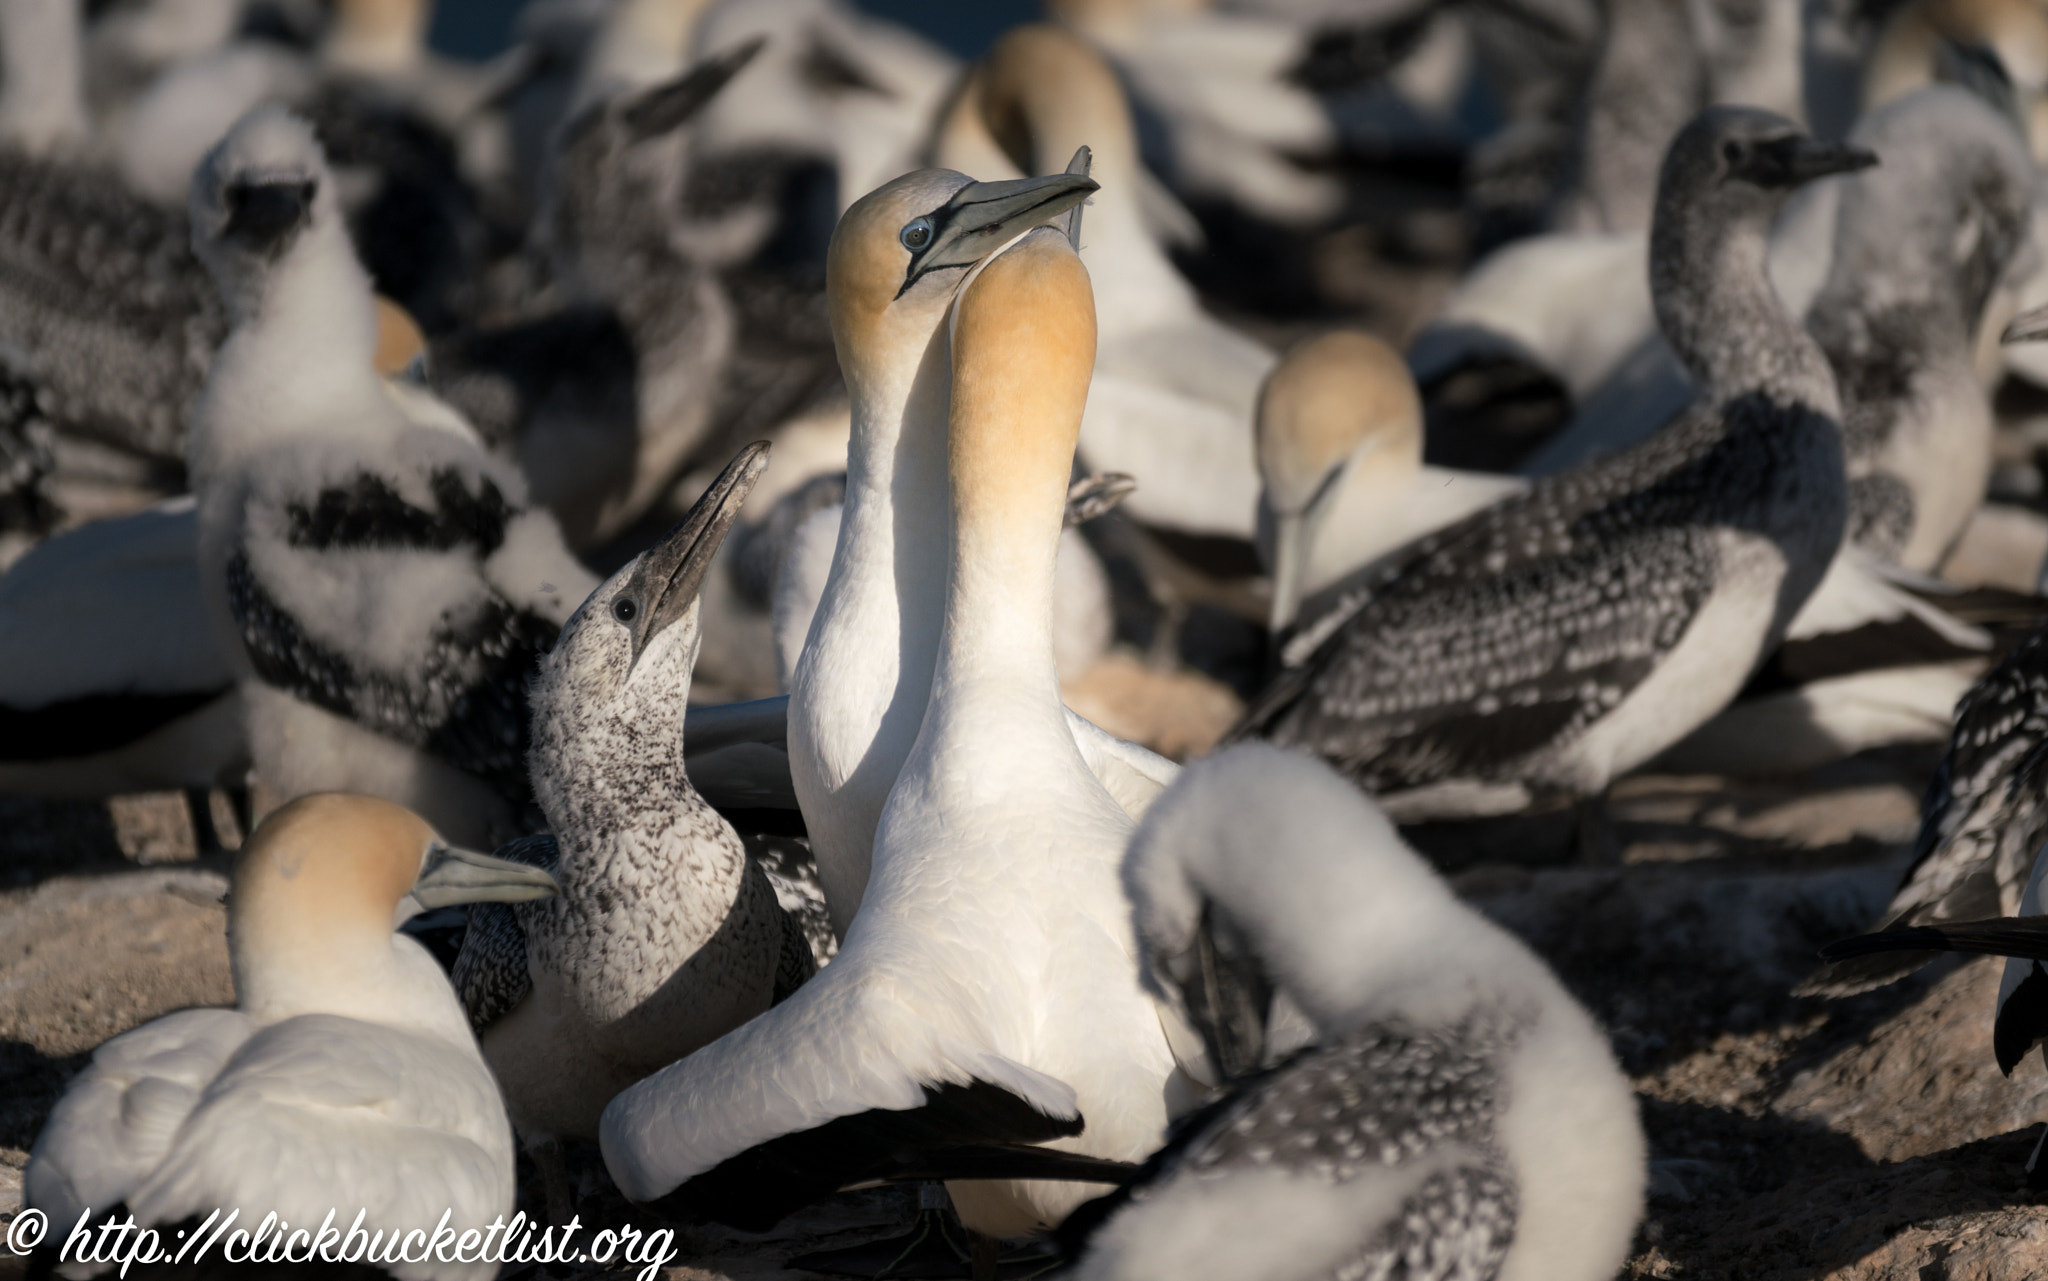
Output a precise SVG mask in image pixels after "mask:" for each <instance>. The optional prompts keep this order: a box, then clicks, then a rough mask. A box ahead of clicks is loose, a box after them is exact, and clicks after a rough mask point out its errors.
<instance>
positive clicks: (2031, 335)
mask: <svg viewBox="0 0 2048 1281" xmlns="http://www.w3.org/2000/svg"><path fill="white" fill-rule="evenodd" d="M2037 338H2048V307H2036V308H2034V309H2033V310H2032V311H2023V312H2021V313H2020V314H2019V315H2017V316H2014V317H2013V318H2012V323H2010V324H2008V325H2007V326H2006V327H2005V332H2004V333H2001V334H2000V335H1998V341H2000V342H2033V341H2034V340H2035V339H2037Z"/></svg>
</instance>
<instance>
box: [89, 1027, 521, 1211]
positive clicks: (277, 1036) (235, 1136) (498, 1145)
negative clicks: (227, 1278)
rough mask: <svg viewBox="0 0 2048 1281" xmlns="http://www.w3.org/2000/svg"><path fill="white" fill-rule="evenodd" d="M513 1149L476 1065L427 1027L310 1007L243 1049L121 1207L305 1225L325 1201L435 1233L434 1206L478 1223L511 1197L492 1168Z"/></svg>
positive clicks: (492, 1092) (500, 1110)
mask: <svg viewBox="0 0 2048 1281" xmlns="http://www.w3.org/2000/svg"><path fill="white" fill-rule="evenodd" d="M472 1054H473V1051H472ZM510 1151H511V1132H510V1127H509V1124H508V1123H507V1122H506V1120H505V1113H504V1106H503V1104H502V1103H500V1102H499V1101H498V1098H497V1087H496V1085H495V1084H494V1083H493V1082H492V1080H491V1078H490V1074H489V1073H488V1072H487V1071H485V1070H484V1068H483V1066H482V1064H481V1063H480V1062H476V1061H475V1060H474V1059H473V1058H470V1057H468V1056H465V1055H464V1054H463V1053H462V1052H461V1051H460V1050H459V1049H457V1048H456V1047H455V1046H453V1045H450V1044H448V1043H447V1042H445V1041H442V1040H438V1039H436V1038H434V1037H432V1036H428V1035H424V1034H418V1033H410V1032H403V1031H399V1030H397V1029H395V1028H389V1027H381V1026H377V1025H373V1024H367V1023H363V1022H360V1021H358V1020H355V1019H348V1018H342V1017H339V1016H336V1015H329V1014H308V1015H301V1016H299V1017H297V1018H292V1019H286V1020H284V1021H283V1022H281V1023H276V1024H272V1025H271V1026H270V1027H267V1028H264V1029H262V1030H261V1031H260V1032H258V1033H256V1034H255V1035H254V1036H252V1037H251V1038H250V1039H249V1040H248V1042H247V1043H246V1044H245V1045H244V1046H242V1048H241V1049H240V1050H239V1051H238V1052H237V1053H236V1054H235V1056H234V1057H233V1059H232V1060H231V1061H230V1062H229V1063H228V1064H227V1066H226V1067H225V1068H224V1069H223V1070H222V1071H221V1073H220V1074H219V1076H217V1077H216V1078H215V1079H214V1081H213V1083H212V1084H211V1085H210V1086H209V1087H208V1088H207V1090H206V1092H205V1096H204V1097H203V1098H202V1099H201V1101H200V1103H199V1105H198V1106H197V1107H195V1108H194V1109H193V1111H192V1114H191V1116H190V1117H189V1118H188V1119H187V1121H186V1123H185V1126H184V1128H183V1129H182V1130H181V1131H180V1133H179V1135H178V1137H177V1141H176V1142H175V1143H174V1144H173V1145H172V1147H171V1150H170V1151H169V1152H168V1153H167V1154H166V1155H165V1157H164V1160H163V1162H162V1163H161V1164H160V1165H159V1166H158V1167H157V1169H156V1171H155V1172H154V1173H153V1174H152V1175H151V1176H150V1177H149V1178H148V1179H146V1180H144V1181H143V1183H142V1184H141V1186H139V1187H138V1188H136V1189H135V1191H134V1192H133V1193H131V1194H130V1196H129V1199H128V1204H129V1208H130V1209H131V1210H133V1211H134V1213H135V1216H136V1218H137V1219H138V1220H140V1221H142V1222H145V1223H149V1222H156V1223H165V1222H176V1221H177V1220H179V1219H182V1218H185V1217H187V1216H189V1215H193V1214H204V1213H206V1212H208V1211H210V1210H212V1209H214V1208H216V1207H221V1208H240V1209H241V1211H242V1221H243V1222H246V1223H249V1224H252V1225H253V1224H255V1223H257V1222H260V1221H261V1219H262V1218H263V1216H264V1215H265V1214H266V1213H269V1212H271V1211H273V1210H274V1211H276V1213H277V1214H278V1215H279V1216H280V1217H282V1218H284V1219H286V1220H288V1221H290V1222H291V1223H292V1224H293V1226H295V1227H297V1226H304V1227H307V1228H308V1229H309V1230H311V1229H312V1228H314V1227H317V1226H318V1225H319V1223H320V1221H321V1216H323V1215H324V1214H326V1213H327V1211H328V1210H330V1209H333V1210H335V1211H336V1212H337V1217H338V1218H344V1219H346V1218H352V1217H353V1214H354V1212H355V1210H357V1209H362V1210H364V1211H366V1212H367V1222H369V1223H382V1224H386V1225H397V1226H400V1227H403V1228H411V1227H414V1226H419V1227H423V1228H426V1229H429V1230H431V1229H432V1228H433V1226H434V1224H435V1222H436V1221H437V1220H438V1219H439V1218H440V1215H441V1213H442V1211H443V1210H452V1211H453V1215H452V1221H453V1222H456V1223H471V1224H480V1223H487V1222H489V1221H490V1218H491V1216H492V1214H494V1213H502V1212H503V1211H504V1209H505V1207H506V1206H507V1205H509V1203H510V1197H509V1192H510V1188H509V1186H508V1184H509V1178H508V1177H507V1175H506V1174H505V1173H504V1172H503V1171H501V1170H500V1169H499V1168H498V1166H499V1162H500V1161H501V1160H502V1159H503V1158H504V1157H505V1156H508V1155H509V1154H510ZM343 1230H346V1227H345V1224H344V1228H343Z"/></svg>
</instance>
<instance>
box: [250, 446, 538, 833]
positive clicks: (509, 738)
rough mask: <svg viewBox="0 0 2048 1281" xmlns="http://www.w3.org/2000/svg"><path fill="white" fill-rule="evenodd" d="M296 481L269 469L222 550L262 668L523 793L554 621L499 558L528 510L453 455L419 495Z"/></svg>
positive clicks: (336, 480)
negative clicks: (533, 686)
mask: <svg viewBox="0 0 2048 1281" xmlns="http://www.w3.org/2000/svg"><path fill="white" fill-rule="evenodd" d="M289 462H290V460H287V463H288V464H289ZM306 466H308V467H309V468H310V467H317V466H318V461H317V460H316V461H315V462H313V463H311V464H306ZM302 479H304V477H303V476H302V475H282V476H279V475H269V476H264V477H261V478H259V481H258V484H257V485H256V487H255V489H254V492H252V494H251V497H250V500H249V503H248V506H247V521H248V525H247V528H246V530H245V533H244V537H243V538H242V539H241V541H240V543H239V545H238V546H236V547H235V548H234V549H233V550H232V552H231V554H230V557H229V561H228V567H227V586H228V603H229V607H230V609H231V611H232V613H233V615H234V619H235V622H236V624H237V627H238V629H239V630H240V633H241V637H242V642H243V646H244V648H245V650H246V651H247V653H248V656H249V661H250V663H251V665H252V666H253V667H254V669H255V672H256V674H257V676H259V677H260V678H261V679H262V680H264V681H265V682H266V683H268V684H270V685H273V686H275V687H277V688H280V689H283V690H285V691H286V692H288V693H290V694H292V695H293V696H294V697H296V698H298V699H300V700H302V701H304V702H307V703H311V704H313V705H314V706H317V707H321V708H324V709H326V710H327V711H330V712H333V713H334V714H336V715H338V716H344V717H347V718H349V719H351V720H354V721H355V722H356V723H357V724H359V725H362V726H364V727H366V728H368V729H371V730H373V731H375V732H377V733H380V734H383V735H385V736H386V737H389V738H392V739H395V740H397V741H399V742H402V743H405V744H407V745H409V746H412V747H416V748H419V749H421V750H423V751H426V752H429V753H431V754H433V755H435V756H438V757H441V758H442V759H444V760H446V761H448V762H449V763H451V764H453V765H455V766H456V767H458V768H460V769H463V770H466V771H468V772H469V773H472V774H475V775H477V776H478V777H480V778H483V779H485V780H486V781H488V782H491V783H493V784H495V785H497V786H498V787H499V789H500V790H501V791H503V792H504V793H505V794H506V795H508V796H513V797H519V796H524V795H525V794H526V792H527V781H526V747H527V692H526V687H527V683H528V681H529V680H530V679H531V677H532V674H533V671H534V667H535V664H536V662H537V660H538V657H539V655H540V653H541V652H542V651H543V650H545V649H546V647H547V646H548V645H550V644H552V643H553V641H554V638H555V634H556V632H557V631H559V630H560V629H559V624H558V621H557V620H555V619H552V618H550V617H548V616H547V615H546V614H545V613H543V612H542V606H541V605H540V604H539V602H538V601H537V600H535V599H528V600H525V601H514V600H512V599H509V598H508V597H507V596H506V595H505V593H504V592H503V591H501V590H500V589H499V588H498V587H497V586H496V585H494V583H493V582H492V565H491V562H492V558H493V557H495V556H497V555H498V554H499V553H500V551H501V549H508V545H509V549H510V550H511V551H514V552H516V551H517V550H518V547H517V545H516V544H517V542H518V541H519V538H520V535H521V534H523V533H524V532H525V526H524V525H523V523H522V522H524V521H525V520H526V519H527V517H528V516H529V515H531V514H530V513H520V512H517V511H516V510H515V509H514V508H513V507H512V506H511V505H510V504H509V503H508V502H507V501H506V499H505V496H504V495H503V493H502V492H501V491H500V490H499V487H498V486H497V484H496V483H495V482H494V481H493V480H492V479H491V478H490V477H488V476H477V475H465V474H464V472H463V471H462V470H461V469H458V468H456V467H453V466H443V467H435V468H432V469H429V470H427V471H426V474H425V477H424V483H425V488H426V489H427V491H428V492H427V493H426V494H425V495H421V496H407V495H404V494H401V493H400V492H399V489H398V487H397V486H398V484H400V483H402V482H398V481H394V480H393V479H392V478H391V477H387V476H385V475H382V474H379V473H377V472H373V471H369V470H366V469H355V470H352V471H348V472H346V473H345V474H342V475H338V476H330V477H328V478H327V479H326V483H324V484H321V485H319V486H317V487H310V488H309V487H306V486H303V485H301V484H298V483H296V482H298V481H300V480H302ZM266 481H267V482H268V483H265V482H266ZM542 586H543V585H541V584H535V585H533V587H534V590H535V591H536V592H538V591H539V589H540V588H541V587H542ZM547 586H552V585H547Z"/></svg>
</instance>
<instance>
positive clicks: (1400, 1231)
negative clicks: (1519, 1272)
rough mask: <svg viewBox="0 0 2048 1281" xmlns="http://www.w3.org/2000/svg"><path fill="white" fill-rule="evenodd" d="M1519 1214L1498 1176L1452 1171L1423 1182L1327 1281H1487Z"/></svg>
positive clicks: (1468, 1168)
mask: <svg viewBox="0 0 2048 1281" xmlns="http://www.w3.org/2000/svg"><path fill="white" fill-rule="evenodd" d="M1519 1210H1520V1199H1519V1197H1518V1196H1517V1195H1516V1191H1515V1184H1514V1180H1512V1179H1511V1178H1509V1177H1508V1176H1507V1174H1506V1172H1505V1171H1504V1170H1502V1169H1495V1168H1487V1167H1481V1166H1473V1165H1463V1166H1458V1167H1457V1168H1455V1169H1450V1170H1445V1171H1442V1172H1440V1173H1437V1174H1433V1175H1431V1176H1430V1177H1429V1178H1428V1179H1425V1180H1424V1181H1423V1184H1422V1186H1421V1187H1420V1188H1417V1189H1416V1190H1415V1193H1414V1195H1412V1196H1410V1197H1409V1198H1408V1199H1407V1201H1405V1202H1404V1203H1403V1204H1402V1206H1401V1219H1400V1221H1399V1222H1398V1223H1395V1224H1391V1225H1389V1227H1388V1228H1387V1230H1386V1231H1385V1232H1384V1233H1382V1234H1381V1235H1380V1236H1379V1237H1378V1238H1377V1239H1375V1240H1374V1241H1373V1242H1372V1243H1371V1244H1369V1245H1367V1246H1366V1247H1365V1248H1364V1249H1363V1250H1360V1251H1359V1252H1358V1254H1357V1255H1356V1256H1355V1257H1353V1258H1352V1259H1350V1260H1348V1261H1346V1262H1345V1263H1344V1264H1343V1266H1341V1267H1339V1268H1338V1269H1337V1270H1336V1271H1334V1272H1333V1273H1331V1274H1330V1281H1492V1278H1493V1277H1496V1276H1498V1275H1499V1274H1500V1266H1501V1263H1502V1262H1503V1261H1505V1260H1506V1258H1507V1254H1508V1247H1509V1246H1511V1245H1513V1244H1514V1240H1515V1216H1516V1214H1517V1213H1518V1212H1519Z"/></svg>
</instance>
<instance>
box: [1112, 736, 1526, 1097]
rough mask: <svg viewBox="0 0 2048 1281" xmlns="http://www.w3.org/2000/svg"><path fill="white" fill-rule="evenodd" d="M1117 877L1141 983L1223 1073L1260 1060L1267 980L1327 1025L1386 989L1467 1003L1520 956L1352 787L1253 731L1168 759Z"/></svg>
mask: <svg viewBox="0 0 2048 1281" xmlns="http://www.w3.org/2000/svg"><path fill="white" fill-rule="evenodd" d="M1123 879H1124V888H1125V891H1126V892H1127V893H1128V894H1129V896H1130V899H1131V904H1132V915H1133V921H1134V924H1135V926H1136V932H1137V936H1138V948H1139V953H1140V965H1141V971H1142V976H1143V981H1144V983H1145V985H1146V987H1147V988H1148V989H1150V990H1151V991H1152V992H1153V994H1154V995H1155V996H1157V997H1158V998H1159V999H1161V1000H1162V1001H1165V1002H1166V1003H1167V1004H1168V1005H1169V1006H1171V1007H1174V1008H1176V1009H1178V1010H1179V1011H1181V1012H1182V1013H1183V1015H1184V1017H1186V1018H1187V1020H1188V1021H1189V1023H1191V1024H1192V1025H1193V1026H1194V1027H1195V1029H1196V1030H1197V1031H1198V1032H1199V1033H1200V1034H1201V1036H1202V1039H1203V1042H1204V1044H1205V1046H1206V1047H1207V1049H1208V1053H1209V1055H1210V1059H1211V1061H1212V1063H1213V1064H1214V1066H1215V1067H1217V1068H1219V1069H1220V1070H1221V1071H1222V1072H1223V1074H1224V1075H1225V1076H1235V1075H1239V1074H1241V1073H1243V1072H1245V1071H1249V1070H1252V1069H1254V1068H1256V1067H1258V1066H1259V1065H1260V1064H1261V1062H1262V1061H1263V1059H1264V1058H1265V1051H1266V1028H1267V1019H1268V1017H1269V1012H1270V1011H1271V1010H1272V1006H1273V998H1274V995H1275V993H1276V992H1278V993H1281V994H1284V995H1285V996H1286V997H1287V998H1288V999H1289V1000H1290V1001H1291V1002H1292V1003H1293V1004H1294V1005H1295V1006H1296V1007H1298V1008H1299V1010H1300V1011H1301V1012H1302V1013H1303V1014H1305V1015H1306V1016H1307V1017H1308V1019H1309V1020H1310V1021H1312V1022H1313V1023H1314V1024H1315V1025H1316V1026H1317V1027H1318V1028H1322V1029H1324V1030H1326V1031H1327V1030H1328V1029H1330V1028H1332V1027H1338V1026H1343V1025H1345V1024H1347V1023H1349V1022H1351V1021H1353V1020H1356V1019H1357V1018H1359V1017H1360V1016H1361V1015H1363V1014H1366V1013H1367V1012H1369V1011H1372V1010H1374V1009H1375V1008H1381V1009H1384V1005H1383V1003H1384V1002H1387V1001H1389V1000H1390V999H1391V1000H1393V1001H1395V1002H1396V1003H1397V1004H1398V1005H1399V1006H1400V1007H1401V1008H1405V1009H1406V1010H1407V1011H1408V1012H1410V1013H1418V1014H1429V1015H1435V1014H1441V1013H1452V1014H1454V1013H1455V1010H1450V1011H1446V1010H1444V1009H1442V1008H1437V1009H1422V1010H1419V1009H1417V1008H1416V1005H1417V1003H1418V1002H1420V1001H1436V1002H1447V1003H1451V1004H1456V1003H1459V1002H1465V1003H1469V1001H1470V999H1471V997H1472V995H1473V989H1474V988H1475V986H1478V985H1482V984H1490V985H1497V986H1509V985H1512V984H1513V983H1514V982H1515V978H1514V974H1513V973H1512V972H1511V971H1512V969H1513V967H1514V966H1519V965H1526V964H1527V963H1528V961H1527V954H1526V953H1523V952H1520V951H1519V949H1518V948H1517V945H1515V944H1514V943H1513V942H1512V941H1511V940H1508V939H1507V938H1506V937H1505V936H1504V935H1503V934H1501V933H1500V932H1499V931H1498V930H1495V929H1493V928H1491V927H1490V926H1488V925H1487V924H1486V922H1485V921H1484V920H1483V919H1482V918H1480V917H1478V916H1477V914H1476V913H1474V912H1472V911H1471V909H1469V908H1467V907H1465V906H1464V905H1463V904H1461V903H1460V902H1459V901H1458V900H1457V898H1456V896H1455V895H1453V894H1452V893H1451V891H1450V888H1449V887H1448V886H1446V885H1445V884H1444V883H1443V881H1442V880H1441V879H1440V878H1439V877H1437V876H1436V874H1435V873H1434V872H1432V871H1431V870H1430V869H1429V867H1428V865H1427V864H1425V863H1424V862H1423V861H1422V859H1421V858H1420V857H1419V856H1418V855H1416V854H1415V852H1414V851H1413V850H1411V849H1409V848H1408V846H1407V845H1406V844H1404V843H1403V842H1402V840H1401V838H1400V835H1399V833H1397V832H1396V831H1395V830H1394V826H1393V824H1392V823H1390V822H1388V821H1387V818H1386V815H1385V814H1383V813H1381V812H1380V810H1379V808H1378V807H1377V806H1375V805H1373V804H1372V803H1371V802H1370V801H1369V800H1368V799H1367V798H1366V797H1365V795H1364V793H1362V792H1360V791H1359V790H1358V789H1357V788H1356V787H1354V786H1353V785H1352V784H1351V783H1349V782H1347V781H1346V780H1345V779H1343V778H1342V777H1341V776H1339V775H1338V774H1337V773H1336V771H1334V770H1332V769H1331V768H1330V767H1329V766H1327V765H1325V764H1323V763H1322V762H1321V761H1319V760H1316V759H1314V758H1312V757H1309V756H1306V755H1302V754H1299V753H1295V752H1289V751H1283V750H1281V749H1280V748H1277V747H1273V746H1271V745H1269V744H1265V743H1241V744H1238V745H1236V746H1232V747H1229V748H1225V749H1224V750H1222V751H1220V752H1217V753H1215V754H1213V755H1211V756H1208V757H1205V758H1203V759H1202V760H1199V761H1196V762H1194V763H1193V764H1191V765H1189V766H1188V767H1187V768H1186V769H1184V770H1183V771H1181V774H1180V777H1179V778H1178V779H1177V780H1175V782H1174V785H1173V786H1172V787H1171V788H1170V789H1168V791H1167V792H1166V793H1165V794H1164V795H1162V796H1161V797H1160V798H1159V800H1158V801H1156V802H1155V803H1154V804H1153V806H1152V808H1151V809H1150V810H1148V811H1146V814H1145V818H1144V821H1143V822H1141V823H1140V824H1139V826H1138V830H1137V831H1136V832H1135V833H1134V834H1133V835H1132V837H1131V843H1130V847H1129V850H1128V852H1127V854H1126V855H1125V859H1124V867H1123ZM1516 957H1520V958H1521V959H1519V960H1516V959H1513V958H1516Z"/></svg>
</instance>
